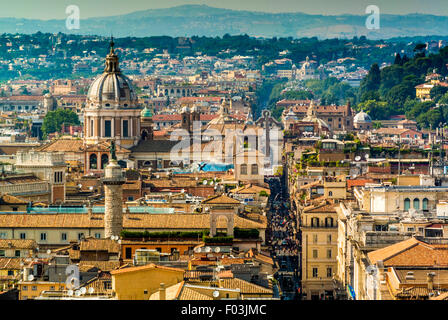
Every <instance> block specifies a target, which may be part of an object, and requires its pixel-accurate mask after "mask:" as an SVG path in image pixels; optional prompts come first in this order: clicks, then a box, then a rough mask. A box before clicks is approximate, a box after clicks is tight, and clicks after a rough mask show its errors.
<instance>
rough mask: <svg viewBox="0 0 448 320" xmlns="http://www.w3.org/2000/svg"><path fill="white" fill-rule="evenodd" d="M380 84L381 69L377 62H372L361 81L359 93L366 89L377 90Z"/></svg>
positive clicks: (366, 90)
mask: <svg viewBox="0 0 448 320" xmlns="http://www.w3.org/2000/svg"><path fill="white" fill-rule="evenodd" d="M380 85H381V71H380V67H379V66H378V64H377V63H374V64H372V66H371V67H370V70H369V73H368V74H367V76H366V77H365V78H364V79H363V80H362V81H361V85H360V90H361V95H362V94H363V93H365V92H368V91H377V90H378V89H379V88H380Z"/></svg>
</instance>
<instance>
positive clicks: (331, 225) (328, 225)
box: [325, 218, 333, 227]
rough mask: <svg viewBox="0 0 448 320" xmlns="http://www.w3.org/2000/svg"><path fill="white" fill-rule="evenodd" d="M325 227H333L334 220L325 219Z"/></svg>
mask: <svg viewBox="0 0 448 320" xmlns="http://www.w3.org/2000/svg"><path fill="white" fill-rule="evenodd" d="M325 227H333V218H325Z"/></svg>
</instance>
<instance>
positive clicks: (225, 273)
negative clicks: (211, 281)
mask: <svg viewBox="0 0 448 320" xmlns="http://www.w3.org/2000/svg"><path fill="white" fill-rule="evenodd" d="M218 278H220V279H225V278H233V272H232V270H224V271H220V272H218Z"/></svg>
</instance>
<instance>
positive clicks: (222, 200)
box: [202, 194, 241, 205]
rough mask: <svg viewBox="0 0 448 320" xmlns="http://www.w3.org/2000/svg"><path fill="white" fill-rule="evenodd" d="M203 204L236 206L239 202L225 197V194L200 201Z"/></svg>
mask: <svg viewBox="0 0 448 320" xmlns="http://www.w3.org/2000/svg"><path fill="white" fill-rule="evenodd" d="M202 203H203V204H236V205H239V204H241V202H239V201H238V200H236V199H232V198H230V197H229V196H226V195H225V194H221V195H216V196H212V197H210V198H208V199H205V200H204V201H202Z"/></svg>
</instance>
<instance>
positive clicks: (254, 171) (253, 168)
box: [251, 164, 258, 174]
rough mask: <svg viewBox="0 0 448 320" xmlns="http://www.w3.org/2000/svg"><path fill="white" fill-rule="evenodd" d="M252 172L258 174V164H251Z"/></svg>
mask: <svg viewBox="0 0 448 320" xmlns="http://www.w3.org/2000/svg"><path fill="white" fill-rule="evenodd" d="M251 174H258V164H253V165H252V166H251Z"/></svg>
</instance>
